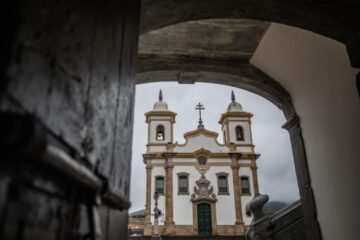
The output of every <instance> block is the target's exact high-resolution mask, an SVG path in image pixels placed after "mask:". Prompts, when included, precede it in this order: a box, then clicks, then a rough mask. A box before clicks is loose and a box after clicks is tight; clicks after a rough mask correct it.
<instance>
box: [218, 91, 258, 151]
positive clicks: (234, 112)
mask: <svg viewBox="0 0 360 240" xmlns="http://www.w3.org/2000/svg"><path fill="white" fill-rule="evenodd" d="M252 116H253V114H251V113H248V112H244V111H243V109H242V106H241V104H240V103H238V102H236V99H235V94H234V92H233V91H232V92H231V103H230V104H229V106H228V108H227V111H226V113H223V114H222V115H221V118H220V120H219V123H220V124H221V130H222V132H223V138H224V143H225V144H233V145H234V146H235V147H236V151H241V152H254V145H253V139H252V133H251V118H252Z"/></svg>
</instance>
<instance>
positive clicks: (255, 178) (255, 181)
mask: <svg viewBox="0 0 360 240" xmlns="http://www.w3.org/2000/svg"><path fill="white" fill-rule="evenodd" d="M250 169H251V173H252V177H253V184H254V194H257V193H259V183H258V176H257V165H256V162H255V160H251V166H250Z"/></svg>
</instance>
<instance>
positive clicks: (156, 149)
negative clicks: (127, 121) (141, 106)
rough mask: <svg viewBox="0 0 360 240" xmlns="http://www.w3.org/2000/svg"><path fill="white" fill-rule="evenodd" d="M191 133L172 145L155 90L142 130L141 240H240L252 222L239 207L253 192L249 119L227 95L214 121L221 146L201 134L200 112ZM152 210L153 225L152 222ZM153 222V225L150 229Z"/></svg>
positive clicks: (168, 117) (169, 116)
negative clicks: (186, 239) (205, 239)
mask: <svg viewBox="0 0 360 240" xmlns="http://www.w3.org/2000/svg"><path fill="white" fill-rule="evenodd" d="M204 109H205V108H204V107H203V105H202V104H200V103H199V104H198V105H197V106H196V110H199V125H198V127H197V129H195V130H193V131H190V132H187V133H185V134H184V138H185V143H183V144H179V143H178V142H174V139H173V138H174V125H175V118H176V115H177V114H176V113H175V112H172V111H170V110H169V108H168V105H167V103H166V102H165V101H163V97H162V93H161V90H160V93H159V101H158V102H156V103H155V104H154V109H153V110H152V111H149V112H147V113H146V114H145V116H146V123H147V124H148V134H147V139H148V141H147V145H146V147H147V151H146V153H145V154H143V158H144V163H145V165H146V204H145V206H146V210H145V221H144V235H147V236H151V235H154V234H159V235H161V236H166V235H175V236H186V235H219V236H243V235H244V234H245V230H246V228H247V226H248V225H249V224H250V222H251V219H252V216H251V215H250V214H249V213H247V212H246V211H245V205H246V204H247V203H248V202H249V201H250V200H251V199H252V197H253V196H254V194H256V193H258V192H259V189H258V180H257V164H256V160H257V158H258V157H259V154H256V153H255V151H254V144H253V140H252V133H251V118H252V116H253V115H252V114H251V113H249V112H245V111H243V109H242V106H241V105H240V104H239V103H238V102H236V99H235V95H234V93H233V92H232V94H231V102H230V103H229V106H228V108H227V110H226V111H225V113H223V114H222V115H221V116H220V119H219V124H220V126H221V132H222V134H223V139H224V140H223V142H222V143H221V142H219V141H218V133H216V132H213V131H209V130H207V129H206V128H205V126H204V124H203V121H202V118H201V111H202V110H204ZM155 208H156V209H158V210H159V211H157V210H156V211H157V213H159V219H157V218H156V219H155V217H154V209H155ZM155 222H156V224H155Z"/></svg>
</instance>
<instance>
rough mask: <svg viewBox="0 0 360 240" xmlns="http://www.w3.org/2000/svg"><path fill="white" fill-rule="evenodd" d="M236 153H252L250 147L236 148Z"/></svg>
mask: <svg viewBox="0 0 360 240" xmlns="http://www.w3.org/2000/svg"><path fill="white" fill-rule="evenodd" d="M236 151H238V152H243V153H253V150H252V148H251V147H244V146H236Z"/></svg>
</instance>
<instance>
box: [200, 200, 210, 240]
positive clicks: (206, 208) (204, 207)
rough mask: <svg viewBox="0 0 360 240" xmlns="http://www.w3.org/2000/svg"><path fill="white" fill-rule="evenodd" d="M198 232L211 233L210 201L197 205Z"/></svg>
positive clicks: (202, 233) (201, 233)
mask: <svg viewBox="0 0 360 240" xmlns="http://www.w3.org/2000/svg"><path fill="white" fill-rule="evenodd" d="M197 214H198V233H199V235H211V233H212V227H211V226H212V222H211V206H210V204H208V203H200V204H198V206H197Z"/></svg>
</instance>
